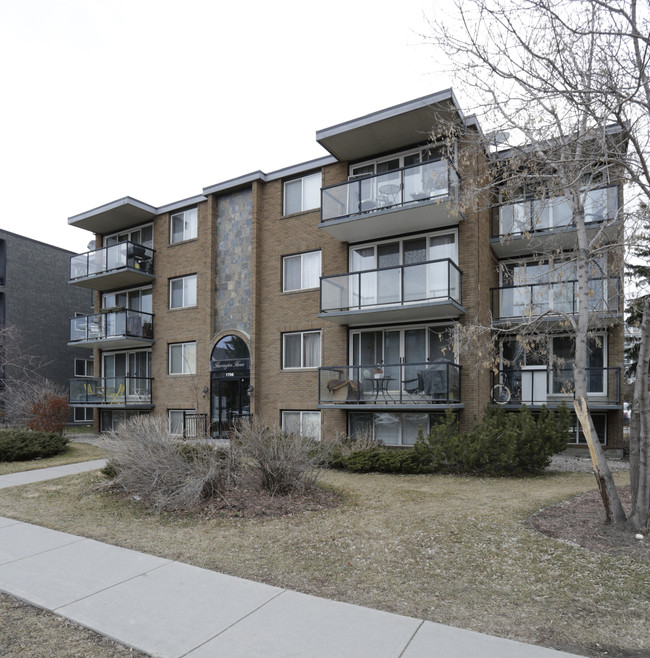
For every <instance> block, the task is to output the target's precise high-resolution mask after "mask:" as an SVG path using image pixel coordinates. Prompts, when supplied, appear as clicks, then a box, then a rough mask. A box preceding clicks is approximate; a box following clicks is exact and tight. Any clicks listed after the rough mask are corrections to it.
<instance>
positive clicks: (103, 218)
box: [68, 196, 157, 233]
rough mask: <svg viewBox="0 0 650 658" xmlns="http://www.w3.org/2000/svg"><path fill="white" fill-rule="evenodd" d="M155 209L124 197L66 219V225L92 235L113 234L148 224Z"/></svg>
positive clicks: (154, 213)
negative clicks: (89, 232)
mask: <svg viewBox="0 0 650 658" xmlns="http://www.w3.org/2000/svg"><path fill="white" fill-rule="evenodd" d="M156 215H157V211H156V208H154V207H153V206H150V205H149V204H147V203H142V201H138V200H137V199H133V198H131V197H129V196H126V197H124V198H122V199H118V200H117V201H112V202H111V203H107V204H105V205H103V206H99V208H95V209H94V210H88V211H86V212H83V213H81V214H80V215H75V216H74V217H70V218H69V219H68V224H70V225H71V226H76V227H77V228H83V229H85V230H87V231H92V232H93V233H113V232H114V231H120V230H122V229H125V228H129V227H130V226H137V225H138V224H144V223H145V222H150V221H151V220H153V219H154V217H156Z"/></svg>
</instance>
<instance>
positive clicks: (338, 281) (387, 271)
mask: <svg viewBox="0 0 650 658" xmlns="http://www.w3.org/2000/svg"><path fill="white" fill-rule="evenodd" d="M461 280H462V273H461V271H460V269H459V268H458V266H457V265H456V264H455V263H454V262H453V261H452V260H450V259H449V258H444V259H441V260H432V261H427V262H425V263H414V264H412V265H400V266H398V267H385V268H381V269H376V270H365V271H363V272H349V273H347V274H337V275H334V276H324V277H321V284H320V300H321V303H320V307H321V312H320V314H319V316H318V317H321V318H325V319H327V320H331V321H332V322H336V323H338V324H373V323H383V322H395V321H400V322H410V321H415V320H433V319H439V318H445V319H448V318H452V317H459V316H460V315H462V314H463V313H464V312H465V310H464V309H463V307H462V306H461Z"/></svg>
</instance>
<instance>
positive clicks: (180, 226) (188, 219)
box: [169, 208, 198, 244]
mask: <svg viewBox="0 0 650 658" xmlns="http://www.w3.org/2000/svg"><path fill="white" fill-rule="evenodd" d="M197 216H198V211H197V209H196V208H190V209H189V210H184V211H182V212H177V213H174V214H173V215H172V216H171V226H170V229H169V242H170V243H171V244H176V243H177V242H185V241H186V240H192V239H193V238H195V237H196V224H197Z"/></svg>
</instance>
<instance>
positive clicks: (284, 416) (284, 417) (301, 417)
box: [282, 409, 322, 441]
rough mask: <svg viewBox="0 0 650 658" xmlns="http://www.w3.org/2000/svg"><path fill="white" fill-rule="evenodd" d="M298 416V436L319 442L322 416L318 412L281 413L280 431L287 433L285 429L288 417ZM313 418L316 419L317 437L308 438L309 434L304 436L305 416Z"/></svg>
mask: <svg viewBox="0 0 650 658" xmlns="http://www.w3.org/2000/svg"><path fill="white" fill-rule="evenodd" d="M296 415H297V416H298V426H299V428H300V429H299V431H298V432H299V434H300V436H304V437H309V438H312V439H315V440H316V441H320V440H321V427H322V416H321V412H320V411H312V410H293V409H292V410H287V411H283V412H282V430H283V431H285V432H287V431H289V430H288V429H287V419H288V418H289V417H292V416H293V417H295V416H296ZM307 415H309V416H313V417H318V436H311V437H310V436H309V434H305V432H304V429H305V426H306V419H305V416H307Z"/></svg>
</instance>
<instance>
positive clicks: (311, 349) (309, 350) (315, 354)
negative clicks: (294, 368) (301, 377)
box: [303, 333, 320, 368]
mask: <svg viewBox="0 0 650 658" xmlns="http://www.w3.org/2000/svg"><path fill="white" fill-rule="evenodd" d="M304 356H305V358H304V364H303V365H304V367H305V368H317V367H318V366H320V334H319V333H311V334H304Z"/></svg>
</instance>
